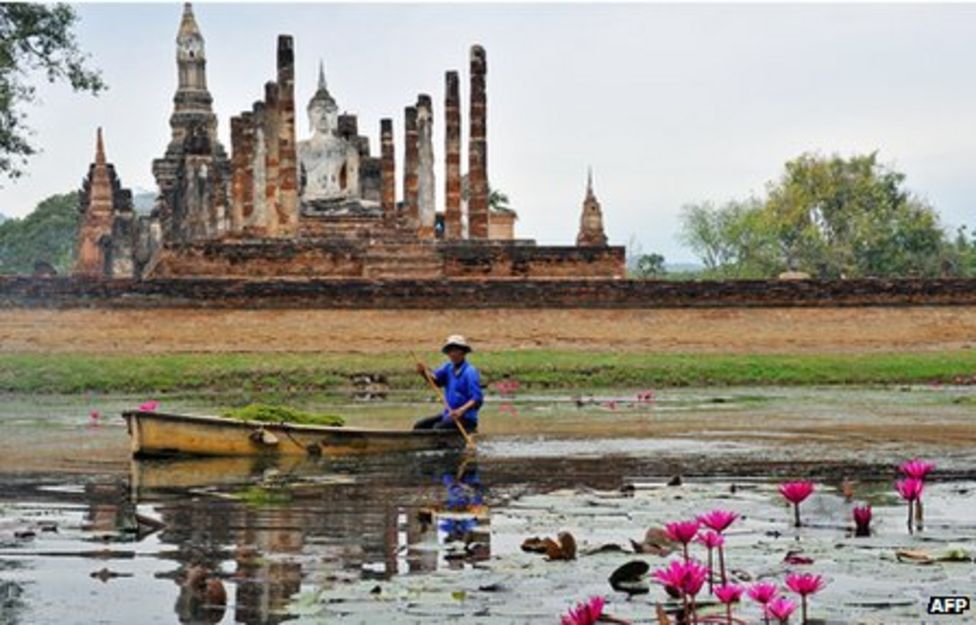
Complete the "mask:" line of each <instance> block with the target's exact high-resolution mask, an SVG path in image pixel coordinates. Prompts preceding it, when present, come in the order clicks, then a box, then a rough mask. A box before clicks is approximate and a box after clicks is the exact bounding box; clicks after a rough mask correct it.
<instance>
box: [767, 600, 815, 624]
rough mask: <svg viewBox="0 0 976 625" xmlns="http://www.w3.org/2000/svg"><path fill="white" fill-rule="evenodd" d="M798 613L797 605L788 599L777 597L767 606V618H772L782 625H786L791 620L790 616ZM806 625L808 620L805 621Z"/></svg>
mask: <svg viewBox="0 0 976 625" xmlns="http://www.w3.org/2000/svg"><path fill="white" fill-rule="evenodd" d="M794 611H796V603H794V602H792V601H790V600H789V599H787V598H786V597H776V598H775V599H773V600H772V601H770V602H769V604H768V605H767V606H766V614H767V616H772V617H773V618H775V619H776V620H778V621H779V622H780V625H786V623H787V622H788V621H789V620H790V615H792V614H793V612H794ZM803 622H804V625H806V619H804V621H803Z"/></svg>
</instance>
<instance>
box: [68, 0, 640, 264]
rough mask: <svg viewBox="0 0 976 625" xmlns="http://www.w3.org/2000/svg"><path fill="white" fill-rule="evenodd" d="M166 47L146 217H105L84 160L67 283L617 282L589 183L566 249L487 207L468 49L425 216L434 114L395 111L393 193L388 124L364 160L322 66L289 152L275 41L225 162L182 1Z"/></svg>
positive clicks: (451, 78) (289, 61)
mask: <svg viewBox="0 0 976 625" xmlns="http://www.w3.org/2000/svg"><path fill="white" fill-rule="evenodd" d="M176 44H177V52H176V62H177V75H178V83H177V90H176V94H175V96H174V98H173V103H174V107H173V113H172V115H171V117H170V127H171V130H172V137H171V140H170V143H169V145H168V146H167V148H166V151H165V154H164V155H163V157H161V158H158V159H156V160H155V161H154V162H153V166H152V169H153V174H154V176H155V178H156V182H157V185H158V187H159V195H158V197H157V199H156V203H155V206H154V208H153V210H152V213H151V214H150V215H148V216H145V217H140V218H135V217H134V216H133V214H132V210H131V195H130V196H129V197H130V199H129V200H128V202H129V203H128V205H126V204H125V200H124V199H122V198H121V196H120V199H119V200H118V205H117V207H116V204H115V203H114V201H113V202H106V200H105V191H104V188H105V184H106V183H105V178H106V176H108V179H109V181H110V182H109V183H108V184H109V186H111V185H112V184H114V185H115V187H118V186H119V185H118V182H117V180H116V179H115V178H114V171H113V170H111V169H110V168H111V166H110V165H109V166H105V165H104V154H102V152H101V148H99V151H98V154H101V156H98V154H96V163H95V164H94V165H92V169H91V171H90V173H89V178H88V179H87V180H86V182H85V190H83V192H82V204H81V210H82V212H83V214H84V217H83V221H84V223H85V226H84V227H83V228H82V231H81V233H80V234H79V250H80V253H79V262H78V265H77V273H80V274H85V275H88V276H94V275H102V276H109V277H136V278H143V279H146V278H155V279H162V278H168V277H177V278H179V277H198V278H203V277H207V278H214V277H220V278H243V279H274V278H285V279H291V278H303V279H323V278H324V279H329V278H347V279H348V278H363V279H420V280H427V279H445V278H447V279H475V278H489V279H498V278H502V279H511V278H521V279H525V278H530V279H534V278H559V279H573V278H622V277H623V276H624V266H625V258H624V249H623V247H620V246H609V245H608V244H607V238H606V235H605V234H604V232H603V220H602V213H601V212H600V207H599V203H598V202H597V201H596V198H595V196H593V194H592V184H591V183H589V184H588V186H587V196H586V199H585V200H584V208H583V215H582V217H581V229H580V234H579V237H578V238H577V242H576V245H574V246H538V245H536V244H535V242H534V241H533V240H530V239H519V238H516V236H515V228H514V225H515V221H516V219H517V215H516V213H515V212H514V211H513V210H511V209H509V208H505V207H501V206H492V202H491V189H490V187H489V178H488V171H487V169H488V145H487V104H488V101H487V86H486V78H487V67H488V66H487V55H486V53H485V50H484V48H482V47H481V46H478V45H475V46H472V47H471V50H470V58H469V79H470V101H469V107H468V153H467V162H466V165H467V171H466V173H463V172H462V158H461V157H462V154H461V145H462V128H463V124H462V111H463V109H464V107H463V106H462V102H461V97H460V88H459V87H460V85H459V82H460V76H459V73H458V72H457V71H456V70H451V71H448V72H446V73H445V93H444V98H443V103H444V113H443V114H444V117H443V123H444V126H443V127H444V130H445V144H444V154H443V158H444V172H445V180H444V181H443V183H442V186H441V187H440V188H441V190H442V192H443V197H444V201H443V202H444V203H443V210H438V206H437V199H438V198H437V196H438V184H437V180H436V179H435V175H434V167H435V162H436V160H435V159H436V158H437V157H436V154H435V149H434V145H433V141H432V134H433V128H434V124H435V123H437V114H436V111H435V106H434V99H433V98H432V97H431V96H430V95H429V94H419V95H418V96H417V99H416V102H415V103H414V104H412V105H409V106H406V107H405V108H404V118H403V138H402V141H403V147H402V150H403V152H402V155H403V160H402V164H401V166H400V174H401V177H400V185H398V180H397V165H398V163H397V154H396V151H397V146H396V140H395V138H394V132H393V120H392V119H390V118H384V119H382V120H380V128H379V130H380V133H379V154H378V155H373V154H372V152H371V146H370V140H369V137H368V136H365V135H361V134H360V131H359V127H358V119H357V117H356V115H353V114H349V113H345V112H343V113H340V109H339V106H338V104H337V102H336V99H335V98H334V97H333V95H332V93H331V92H330V91H329V89H328V86H327V83H326V77H325V71H324V68H323V67H322V65H321V64H320V66H319V73H318V82H317V86H316V91H315V93H314V94H313V95H312V98H311V99H310V100H309V102H308V105H307V107H306V111H307V114H308V118H309V123H310V127H311V136H310V137H308V138H307V139H303V140H298V137H297V128H296V117H295V115H296V113H295V102H296V99H295V53H294V41H293V39H292V37H290V36H287V35H281V36H279V37H278V40H277V47H276V54H277V58H276V60H277V67H276V70H277V72H276V75H275V77H274V80H272V81H269V82H267V83H265V85H264V91H263V94H262V96H263V97H262V98H261V99H260V100H257V101H255V102H254V103H253V104H252V105H251V107H250V108H249V109H248V110H245V111H242V112H241V113H240V114H238V115H235V116H234V117H232V118H231V120H230V136H231V145H230V156H229V157H228V156H227V153H226V151H225V150H224V148H223V146H222V145H221V143H220V142H219V140H218V138H217V117H216V115H215V114H214V112H213V98H212V96H211V94H210V92H209V90H208V89H207V81H206V53H205V48H204V39H203V36H202V34H201V31H200V29H199V27H198V25H197V22H196V19H195V17H194V14H193V10H192V7H191V5H190V4H189V3H187V4H186V5H185V6H184V9H183V16H182V19H181V22H180V27H179V30H178V34H177V38H176ZM99 145H101V143H99ZM99 159H101V161H100V160H99ZM100 162H101V163H102V164H101V165H99V163H100ZM106 167H107V168H109V169H106ZM106 172H112V173H106ZM398 186H400V187H401V189H402V190H401V196H400V199H399V201H398V199H397V190H398ZM89 189H96V190H97V192H98V193H97V194H95V193H93V192H92V191H89ZM86 193H87V195H86ZM123 195H124V194H123ZM89 198H90V199H89ZM125 206H128V208H125ZM594 207H595V211H594ZM109 214H111V215H113V217H111V218H109V217H108V216H107V215H109ZM110 222H111V224H112V225H111V226H109V225H107V224H109V223H110ZM115 224H118V228H116V226H115ZM93 242H98V243H97V244H95V243H93ZM99 250H101V251H99ZM99 268H100V269H99Z"/></svg>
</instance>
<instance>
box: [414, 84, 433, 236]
mask: <svg viewBox="0 0 976 625" xmlns="http://www.w3.org/2000/svg"><path fill="white" fill-rule="evenodd" d="M433 131H434V107H433V104H432V103H431V101H430V96H429V95H427V94H426V93H422V94H420V95H419V96H417V202H418V205H417V215H418V218H419V222H420V223H419V228H418V230H417V235H418V236H419V237H420V238H421V239H433V238H434V221H435V218H436V216H437V208H436V206H435V204H434V184H435V183H434V143H433Z"/></svg>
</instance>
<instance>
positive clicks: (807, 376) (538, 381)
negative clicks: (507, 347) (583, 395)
mask: <svg viewBox="0 0 976 625" xmlns="http://www.w3.org/2000/svg"><path fill="white" fill-rule="evenodd" d="M424 357H425V358H426V359H427V362H428V363H430V364H435V363H436V362H438V360H439V359H438V357H437V355H436V354H434V353H429V354H424ZM472 362H474V363H475V364H476V365H477V366H478V367H479V368H480V369H481V371H482V377H483V382H485V383H486V384H490V383H491V382H493V381H496V380H499V379H502V378H507V377H511V378H515V379H517V380H519V382H521V384H522V390H530V389H576V388H589V389H597V388H609V387H630V388H661V387H675V386H713V385H815V384H893V383H924V382H930V381H933V380H941V381H944V382H950V381H952V379H953V378H955V377H956V376H957V375H964V376H971V375H973V374H974V373H976V351H972V350H959V351H946V352H932V353H888V354H874V353H873V354H857V355H842V354H830V355H815V354H804V355H773V354H762V355H719V354H716V355H709V354H641V353H610V352H578V351H552V350H523V351H505V352H492V353H483V354H475V355H474V356H473V357H472ZM362 373H370V374H379V375H381V376H383V377H384V378H385V380H386V382H387V383H388V384H389V386H390V387H391V388H392V389H412V390H416V391H418V392H422V391H423V389H424V385H423V382H422V380H420V378H419V377H418V376H417V375H416V373H415V372H414V371H413V362H412V360H411V358H410V356H409V355H407V354H377V355H362V354H350V355H344V354H321V355H318V354H294V353H292V354H164V355H154V354H140V355H81V354H0V392H2V391H6V392H21V393H80V392H105V393H108V392H113V393H153V394H155V393H159V394H164V393H181V394H190V395H196V394H199V395H205V394H208V393H222V394H229V395H231V396H234V395H237V396H240V397H241V398H242V399H244V398H249V399H248V400H249V401H255V399H256V398H260V399H261V400H262V401H266V402H268V403H274V400H275V398H286V397H295V396H301V395H309V394H315V395H318V396H322V395H328V394H333V393H345V392H348V391H351V390H352V389H353V384H352V382H351V378H352V376H354V375H355V374H362ZM269 398H270V399H269ZM244 403H246V402H244Z"/></svg>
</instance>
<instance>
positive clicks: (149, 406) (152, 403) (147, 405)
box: [139, 399, 159, 412]
mask: <svg viewBox="0 0 976 625" xmlns="http://www.w3.org/2000/svg"><path fill="white" fill-rule="evenodd" d="M156 408H159V402H158V401H156V400H155V399H150V400H149V401H147V402H143V403H141V404H139V410H141V411H143V412H156Z"/></svg>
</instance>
